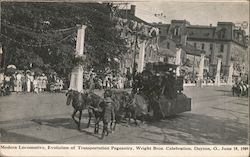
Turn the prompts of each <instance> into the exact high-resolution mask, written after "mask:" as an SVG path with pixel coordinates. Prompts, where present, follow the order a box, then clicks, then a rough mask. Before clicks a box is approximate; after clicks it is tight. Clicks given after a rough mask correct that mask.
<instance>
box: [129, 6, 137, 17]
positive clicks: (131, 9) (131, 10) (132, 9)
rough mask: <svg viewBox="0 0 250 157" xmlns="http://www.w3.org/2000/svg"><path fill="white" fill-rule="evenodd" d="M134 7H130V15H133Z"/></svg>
mask: <svg viewBox="0 0 250 157" xmlns="http://www.w3.org/2000/svg"><path fill="white" fill-rule="evenodd" d="M135 7H136V6H135V5H131V8H130V14H132V15H135Z"/></svg>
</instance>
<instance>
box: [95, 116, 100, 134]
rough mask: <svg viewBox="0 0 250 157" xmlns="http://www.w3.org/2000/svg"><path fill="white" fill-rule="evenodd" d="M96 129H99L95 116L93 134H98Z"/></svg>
mask: <svg viewBox="0 0 250 157" xmlns="http://www.w3.org/2000/svg"><path fill="white" fill-rule="evenodd" d="M98 130H99V119H98V118H97V117H96V118H95V130H94V134H98Z"/></svg>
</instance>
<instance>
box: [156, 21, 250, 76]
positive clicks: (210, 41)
mask: <svg viewBox="0 0 250 157" xmlns="http://www.w3.org/2000/svg"><path fill="white" fill-rule="evenodd" d="M154 26H156V27H158V28H159V29H160V39H161V40H164V39H166V38H171V39H173V40H175V41H176V42H177V43H180V44H181V45H184V46H185V45H187V44H189V45H192V46H193V47H194V48H195V49H198V50H201V52H202V51H204V52H205V56H206V58H208V60H209V61H208V62H209V68H208V71H209V73H210V75H212V76H215V73H216V64H217V60H218V58H221V59H222V68H221V72H222V74H223V75H224V76H227V75H228V71H229V67H230V64H231V63H233V65H234V74H235V75H241V74H243V73H248V48H247V47H248V46H247V44H248V36H246V34H245V31H244V30H241V29H239V28H237V27H236V26H235V25H234V24H233V23H231V22H218V23H217V26H212V25H210V26H200V25H191V24H190V23H189V22H188V21H186V20H172V21H171V23H170V24H160V23H158V24H154ZM195 54H196V53H195ZM196 55H197V54H196Z"/></svg>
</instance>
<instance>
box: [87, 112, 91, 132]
mask: <svg viewBox="0 0 250 157" xmlns="http://www.w3.org/2000/svg"><path fill="white" fill-rule="evenodd" d="M88 113H89V122H88V125H87V128H89V126H90V121H91V118H92V113H91V112H90V111H89V112H88Z"/></svg>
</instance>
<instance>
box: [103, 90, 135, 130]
mask: <svg viewBox="0 0 250 157" xmlns="http://www.w3.org/2000/svg"><path fill="white" fill-rule="evenodd" d="M104 95H108V96H110V98H111V99H112V100H113V102H114V103H113V107H114V114H115V116H114V120H112V121H111V124H110V128H111V130H112V131H115V128H116V125H117V123H120V122H121V120H122V118H124V116H125V115H124V114H125V113H126V105H127V104H128V102H129V101H130V99H131V98H130V94H129V93H128V92H126V91H117V90H110V89H108V90H105V92H104ZM113 123H114V125H113Z"/></svg>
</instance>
